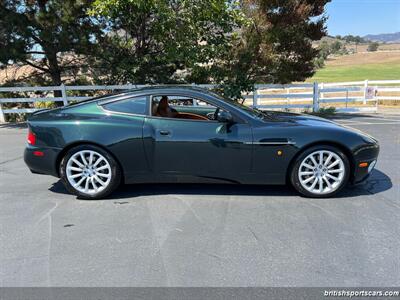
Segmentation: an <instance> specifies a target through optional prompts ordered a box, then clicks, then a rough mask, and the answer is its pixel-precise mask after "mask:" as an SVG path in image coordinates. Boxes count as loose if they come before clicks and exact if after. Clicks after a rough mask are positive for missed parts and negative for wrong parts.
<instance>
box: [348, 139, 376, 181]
mask: <svg viewBox="0 0 400 300" xmlns="http://www.w3.org/2000/svg"><path fill="white" fill-rule="evenodd" d="M378 155H379V145H378V144H371V145H368V146H365V147H362V148H360V149H358V150H357V151H355V153H354V174H353V179H352V182H353V183H354V184H357V183H360V182H363V181H364V180H366V179H367V178H368V177H369V175H370V174H371V172H372V170H373V169H374V167H375V165H376V162H377V159H378ZM360 163H367V166H366V167H360Z"/></svg>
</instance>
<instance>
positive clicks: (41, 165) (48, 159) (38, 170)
mask: <svg viewBox="0 0 400 300" xmlns="http://www.w3.org/2000/svg"><path fill="white" fill-rule="evenodd" d="M37 151H39V152H42V153H43V154H42V155H41V156H38V155H35V152H37ZM59 153H60V150H59V149H54V148H39V147H34V146H30V145H28V146H27V147H26V148H25V151H24V161H25V163H26V165H27V166H28V168H29V169H30V170H31V172H32V173H35V174H46V175H52V176H56V177H58V170H57V157H58V154H59Z"/></svg>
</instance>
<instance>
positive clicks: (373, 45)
mask: <svg viewBox="0 0 400 300" xmlns="http://www.w3.org/2000/svg"><path fill="white" fill-rule="evenodd" d="M378 48H379V43H377V42H372V43H370V44H369V45H368V48H367V51H368V52H375V51H378Z"/></svg>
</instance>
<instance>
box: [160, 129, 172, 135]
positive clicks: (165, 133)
mask: <svg viewBox="0 0 400 300" xmlns="http://www.w3.org/2000/svg"><path fill="white" fill-rule="evenodd" d="M159 132H160V134H161V135H171V131H169V130H160V131H159Z"/></svg>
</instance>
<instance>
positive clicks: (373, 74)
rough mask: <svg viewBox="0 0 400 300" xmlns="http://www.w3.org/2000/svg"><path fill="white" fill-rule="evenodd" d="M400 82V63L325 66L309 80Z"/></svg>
mask: <svg viewBox="0 0 400 300" xmlns="http://www.w3.org/2000/svg"><path fill="white" fill-rule="evenodd" d="M366 79H369V80H400V63H383V64H365V65H354V66H325V67H324V68H323V69H320V70H318V71H317V73H316V74H315V75H314V76H313V77H312V78H309V79H308V80H307V81H309V82H314V81H318V82H341V81H362V80H366Z"/></svg>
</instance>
